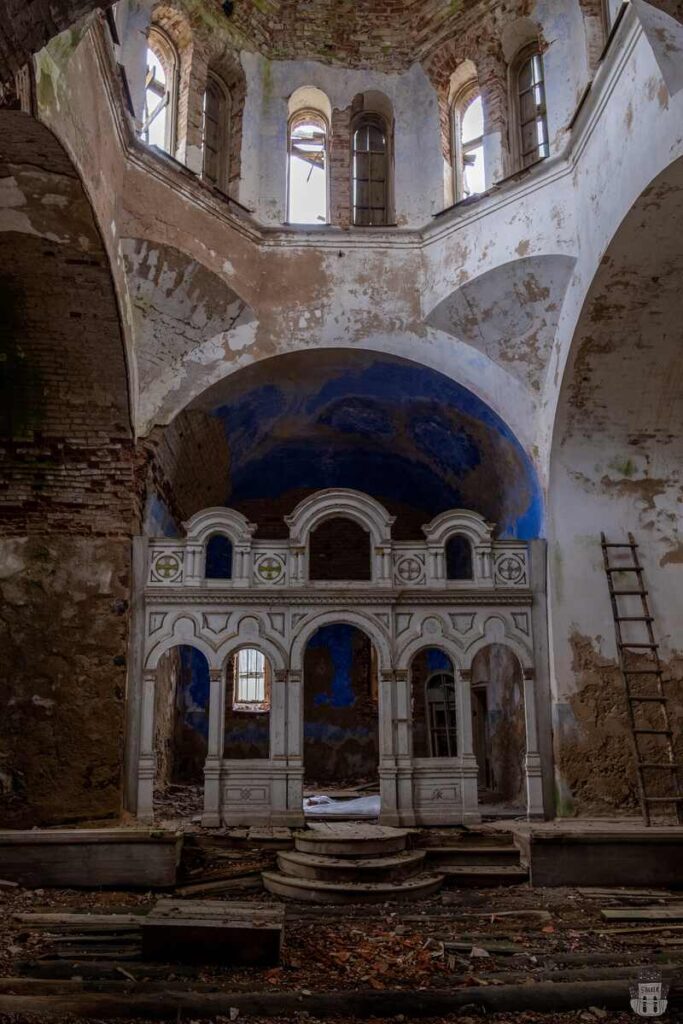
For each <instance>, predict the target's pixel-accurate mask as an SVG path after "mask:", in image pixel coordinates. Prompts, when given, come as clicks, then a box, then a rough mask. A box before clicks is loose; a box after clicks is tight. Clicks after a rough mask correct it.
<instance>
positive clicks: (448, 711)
mask: <svg viewBox="0 0 683 1024" xmlns="http://www.w3.org/2000/svg"><path fill="white" fill-rule="evenodd" d="M425 704H426V709H427V737H428V742H429V756H430V757H457V755H458V743H457V734H456V722H455V677H454V676H453V675H452V673H450V672H439V673H437V674H436V675H433V676H430V678H429V679H428V680H427V683H426V691H425Z"/></svg>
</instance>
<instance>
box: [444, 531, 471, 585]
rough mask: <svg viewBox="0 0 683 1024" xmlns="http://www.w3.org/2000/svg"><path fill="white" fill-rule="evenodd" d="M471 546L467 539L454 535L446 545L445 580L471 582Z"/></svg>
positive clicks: (457, 534)
mask: <svg viewBox="0 0 683 1024" xmlns="http://www.w3.org/2000/svg"><path fill="white" fill-rule="evenodd" d="M472 578H473V572H472V545H471V544H470V542H469V540H468V539H467V537H463V535H462V534H461V533H456V534H455V536H453V537H451V538H450V540H449V541H448V543H447V544H446V579H447V580H471V579H472Z"/></svg>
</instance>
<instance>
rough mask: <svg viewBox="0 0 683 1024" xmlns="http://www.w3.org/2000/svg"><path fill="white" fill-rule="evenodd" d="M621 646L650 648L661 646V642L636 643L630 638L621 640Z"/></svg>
mask: <svg viewBox="0 0 683 1024" xmlns="http://www.w3.org/2000/svg"><path fill="white" fill-rule="evenodd" d="M619 647H649V648H651V649H653V648H655V647H659V644H651V643H647V644H634V643H631V642H630V641H629V640H620V641H619Z"/></svg>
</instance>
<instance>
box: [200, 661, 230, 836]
mask: <svg viewBox="0 0 683 1024" xmlns="http://www.w3.org/2000/svg"><path fill="white" fill-rule="evenodd" d="M224 702H225V673H224V672H223V670H222V669H220V668H212V669H209V742H208V750H207V754H206V762H205V764H204V813H203V815H202V825H205V826H206V827H207V828H216V827H218V825H220V823H221V761H222V758H223V721H224Z"/></svg>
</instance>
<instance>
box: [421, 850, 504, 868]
mask: <svg viewBox="0 0 683 1024" xmlns="http://www.w3.org/2000/svg"><path fill="white" fill-rule="evenodd" d="M425 853H426V854H427V863H428V864H429V865H430V866H431V865H434V866H435V867H436V866H438V868H439V870H441V868H442V867H445V866H446V865H452V866H453V867H457V866H466V865H474V866H478V867H484V866H487V865H490V866H494V867H519V850H518V849H517V847H516V846H474V845H470V844H464V845H462V846H429V847H427V848H426V849H425Z"/></svg>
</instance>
